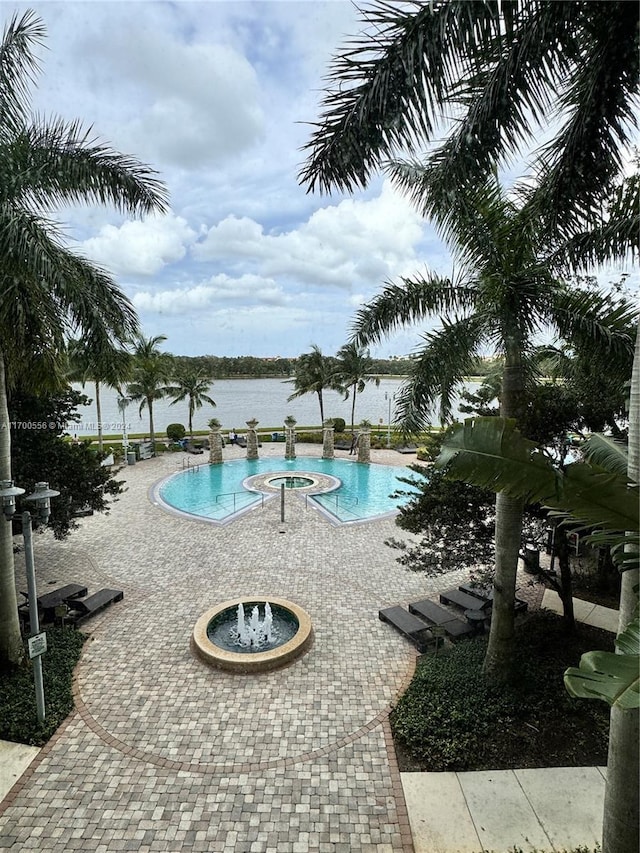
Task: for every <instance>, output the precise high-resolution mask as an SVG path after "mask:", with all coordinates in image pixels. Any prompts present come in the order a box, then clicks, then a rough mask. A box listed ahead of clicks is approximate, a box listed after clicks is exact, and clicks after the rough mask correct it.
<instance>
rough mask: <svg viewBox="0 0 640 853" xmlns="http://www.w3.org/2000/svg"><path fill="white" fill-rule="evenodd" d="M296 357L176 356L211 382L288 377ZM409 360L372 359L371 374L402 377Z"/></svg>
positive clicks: (483, 369) (480, 370)
mask: <svg viewBox="0 0 640 853" xmlns="http://www.w3.org/2000/svg"><path fill="white" fill-rule="evenodd" d="M299 358H300V357H298V358H259V357H257V356H252V355H238V356H220V355H197V356H188V355H176V356H174V361H175V365H176V368H177V369H178V370H186V369H188V370H197V371H201V372H202V373H203V374H204V375H206V376H210V377H211V378H212V379H234V378H235V379H240V378H246V377H251V378H258V379H260V378H263V379H269V378H279V377H281V376H282V377H285V378H287V379H288V378H289V377H291V376H294V375H295V373H296V368H297V364H298V361H299ZM496 361H497V360H496V359H495V358H483V359H478V361H477V364H476V365H475V366H474V369H473V375H474V376H487V375H488V374H489V373H491V371H492V370H493V369H495V366H496ZM409 369H410V361H409V360H408V359H404V358H393V359H392V358H372V359H371V372H372V373H375V374H378V375H380V376H405V375H406V374H407V373H409Z"/></svg>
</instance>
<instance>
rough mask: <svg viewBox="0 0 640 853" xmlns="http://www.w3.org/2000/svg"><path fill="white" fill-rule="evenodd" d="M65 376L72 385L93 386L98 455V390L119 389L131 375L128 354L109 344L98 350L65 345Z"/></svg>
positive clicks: (76, 342) (100, 443)
mask: <svg viewBox="0 0 640 853" xmlns="http://www.w3.org/2000/svg"><path fill="white" fill-rule="evenodd" d="M68 354H69V366H70V371H69V374H68V377H69V379H70V380H71V381H72V382H81V383H82V387H83V388H84V385H85V383H86V382H93V383H94V385H95V397H96V416H97V418H98V449H99V450H100V452H101V453H102V451H103V440H102V433H103V429H102V405H101V400H100V387H101V385H107V386H108V387H109V388H119V387H120V386H121V384H122V383H123V382H126V381H127V379H128V378H129V376H130V375H131V367H132V363H131V354H130V353H129V352H127V351H126V350H124V349H120V348H117V347H112V346H111V345H110V344H107V345H105V346H104V347H100V346H99V345H95V344H94V343H93V342H91V341H88V340H86V339H84V340H71V341H69V349H68Z"/></svg>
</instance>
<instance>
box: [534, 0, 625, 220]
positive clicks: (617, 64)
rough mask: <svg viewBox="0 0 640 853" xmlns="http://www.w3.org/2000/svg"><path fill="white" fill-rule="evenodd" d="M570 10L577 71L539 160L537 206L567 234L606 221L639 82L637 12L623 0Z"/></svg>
mask: <svg viewBox="0 0 640 853" xmlns="http://www.w3.org/2000/svg"><path fill="white" fill-rule="evenodd" d="M543 5H546V6H549V7H551V6H559V5H571V4H556V3H548V4H543ZM573 5H574V6H581V7H582V9H580V12H579V15H578V16H577V17H578V20H577V21H576V24H577V26H575V30H574V35H573V38H572V40H571V41H569V42H567V45H566V47H567V48H569V49H571V50H572V55H571V54H570V59H571V60H572V65H573V71H572V74H571V75H570V77H568V78H567V79H568V85H567V86H566V87H565V90H564V92H563V94H562V95H561V97H560V101H559V104H558V112H559V114H563V115H567V116H568V118H567V120H566V121H565V124H564V126H563V128H562V130H561V131H560V133H558V134H557V135H556V136H555V137H554V139H553V140H552V142H551V143H550V144H549V145H548V146H547V147H546V148H545V149H544V151H543V152H542V153H541V155H540V157H539V160H540V166H539V168H538V183H539V189H538V192H537V193H536V202H535V203H536V206H537V208H538V209H539V210H540V211H544V212H545V215H546V220H547V222H548V224H549V227H550V228H551V229H554V230H556V231H557V230H559V231H560V232H562V233H563V234H564V235H565V236H571V235H572V234H574V233H575V231H576V229H577V228H579V227H580V223H581V222H582V221H587V222H589V221H594V220H595V221H597V220H598V219H599V218H600V216H601V212H602V199H603V198H606V197H607V195H608V192H609V190H610V188H611V186H612V181H613V179H614V178H616V177H617V176H618V174H619V172H620V168H621V153H622V151H623V149H624V148H625V147H626V146H627V144H628V143H629V139H630V130H631V128H633V127H635V126H636V125H637V119H636V112H635V110H634V105H635V107H636V109H637V99H638V80H639V54H638V9H637V7H635V6H634V4H633V3H628V2H624V0H621V2H590V3H585V4H573Z"/></svg>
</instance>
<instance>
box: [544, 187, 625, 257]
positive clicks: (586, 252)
mask: <svg viewBox="0 0 640 853" xmlns="http://www.w3.org/2000/svg"><path fill="white" fill-rule="evenodd" d="M602 220H603V221H602V222H601V223H597V224H596V225H594V226H592V227H591V228H589V229H587V230H581V231H577V232H576V233H574V234H573V236H571V237H570V238H569V239H568V240H566V241H564V242H562V243H561V244H560V246H559V247H558V249H557V250H556V252H555V261H556V263H557V264H558V265H559V266H561V267H566V266H567V264H568V265H569V268H570V269H571V270H572V271H573V270H581V269H585V268H589V267H594V266H597V265H598V264H600V263H603V262H604V261H608V260H613V261H624V260H626V259H628V258H629V257H634V256H635V257H636V258H637V257H638V254H639V253H640V173H639V172H635V173H634V174H633V175H631V176H629V177H628V178H626V179H625V180H624V181H622V182H621V183H620V184H619V185H618V186H617V187H616V188H615V189H613V190H612V191H611V196H610V201H609V204H608V206H607V210H606V212H605V213H604V214H603V216H602Z"/></svg>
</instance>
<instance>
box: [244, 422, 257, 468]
mask: <svg viewBox="0 0 640 853" xmlns="http://www.w3.org/2000/svg"><path fill="white" fill-rule="evenodd" d="M246 423H247V426H248V427H249V431H248V433H247V459H257V458H258V434H257V433H256V427H257V426H258V421H257V420H256V419H255V418H252V419H251V420H250V421H247V422H246Z"/></svg>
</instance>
